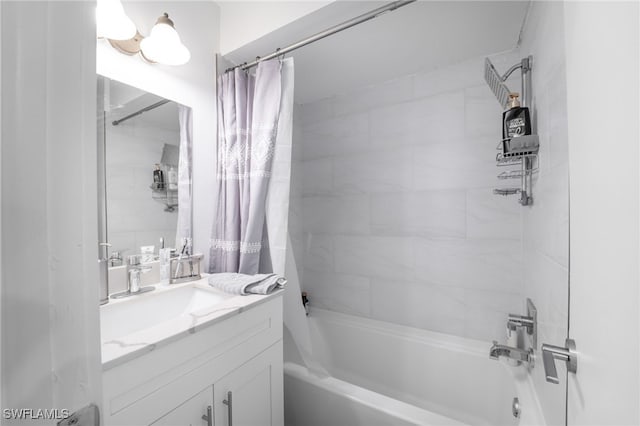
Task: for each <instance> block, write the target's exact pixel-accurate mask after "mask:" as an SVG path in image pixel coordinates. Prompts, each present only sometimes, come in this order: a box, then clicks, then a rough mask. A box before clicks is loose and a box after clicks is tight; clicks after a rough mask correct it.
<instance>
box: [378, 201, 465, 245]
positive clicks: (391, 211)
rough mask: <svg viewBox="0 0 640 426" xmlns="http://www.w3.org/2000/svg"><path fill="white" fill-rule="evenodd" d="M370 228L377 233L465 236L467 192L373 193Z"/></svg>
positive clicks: (442, 236) (448, 236)
mask: <svg viewBox="0 0 640 426" xmlns="http://www.w3.org/2000/svg"><path fill="white" fill-rule="evenodd" d="M371 231H372V232H373V233H375V234H378V235H405V236H414V235H418V236H425V237H431V238H465V236H466V233H467V218H466V194H465V191H464V190H451V191H449V190H447V191H422V192H405V193H388V194H376V195H372V196H371Z"/></svg>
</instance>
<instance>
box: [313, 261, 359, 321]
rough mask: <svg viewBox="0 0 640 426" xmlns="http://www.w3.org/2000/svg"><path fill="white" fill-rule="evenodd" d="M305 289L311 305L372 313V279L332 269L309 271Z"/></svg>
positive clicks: (334, 309)
mask: <svg viewBox="0 0 640 426" xmlns="http://www.w3.org/2000/svg"><path fill="white" fill-rule="evenodd" d="M304 281H305V282H304V284H305V287H304V289H305V290H306V291H307V292H308V293H309V300H310V303H311V306H312V308H311V309H313V307H318V308H322V309H329V310H333V311H338V312H344V313H348V314H353V315H360V316H365V317H368V316H369V315H370V313H371V295H370V280H369V278H366V277H361V276H357V275H346V274H337V273H334V272H330V271H325V272H308V273H307V274H306V275H305V280H304Z"/></svg>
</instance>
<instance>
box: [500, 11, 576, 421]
mask: <svg viewBox="0 0 640 426" xmlns="http://www.w3.org/2000/svg"><path fill="white" fill-rule="evenodd" d="M563 12H564V11H563V4H562V2H532V3H531V8H530V10H529V14H528V17H527V21H526V24H525V27H524V31H523V33H522V41H521V46H520V49H519V51H518V54H519V57H525V56H528V55H533V70H532V88H533V99H532V105H531V107H530V109H531V113H532V116H533V120H534V122H535V125H536V127H535V130H536V132H537V133H538V134H539V135H540V152H539V157H538V160H539V162H538V168H539V172H538V173H537V174H536V175H535V176H534V183H533V197H534V204H533V205H532V206H529V207H526V208H523V209H522V212H523V217H522V219H523V220H522V232H523V233H522V243H523V263H522V273H523V276H522V279H523V285H524V295H525V297H529V298H531V300H532V301H533V303H534V304H535V305H536V308H537V310H538V347H537V348H536V351H537V352H536V355H537V357H538V360H540V362H538V363H537V365H536V367H535V368H534V369H533V371H532V375H533V380H534V384H535V387H536V390H537V394H538V397H539V399H540V403H541V405H542V409H543V412H544V416H545V420H546V422H547V423H548V424H549V425H563V424H565V417H566V416H565V400H566V397H565V394H566V381H565V380H561V381H560V384H559V385H554V384H552V383H548V382H547V381H546V380H545V374H544V367H543V365H542V354H541V352H540V351H539V348H540V345H541V344H542V343H549V344H552V345H558V346H562V345H564V340H565V339H566V337H567V327H568V315H569V313H568V307H569V301H568V298H569V153H568V142H567V80H566V67H565V55H566V52H565V49H564V44H563V43H561V42H559V40H563V39H564V20H563V16H564V13H563ZM514 63H515V61H514ZM517 74H519V73H517ZM510 85H511V86H512V87H511V88H512V90H516V88H517V90H520V88H519V87H518V85H519V79H512V83H510ZM560 371H561V370H560Z"/></svg>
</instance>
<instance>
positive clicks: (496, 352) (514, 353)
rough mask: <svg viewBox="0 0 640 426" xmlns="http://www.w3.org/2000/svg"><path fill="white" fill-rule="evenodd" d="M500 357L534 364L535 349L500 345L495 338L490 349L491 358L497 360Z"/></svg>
mask: <svg viewBox="0 0 640 426" xmlns="http://www.w3.org/2000/svg"><path fill="white" fill-rule="evenodd" d="M500 357H505V358H509V359H514V360H516V361H522V362H526V363H527V364H533V349H531V348H529V349H528V350H526V349H519V348H512V347H511V346H506V345H500V344H499V343H498V342H497V341H496V340H494V341H493V346H491V349H490V350H489V358H491V359H495V360H497V359H499V358H500Z"/></svg>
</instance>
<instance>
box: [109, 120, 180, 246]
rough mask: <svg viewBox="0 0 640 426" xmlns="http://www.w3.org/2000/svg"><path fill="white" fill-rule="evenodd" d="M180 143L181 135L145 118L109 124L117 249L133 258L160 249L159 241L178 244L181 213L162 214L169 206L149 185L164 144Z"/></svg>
mask: <svg viewBox="0 0 640 426" xmlns="http://www.w3.org/2000/svg"><path fill="white" fill-rule="evenodd" d="M176 124H177V117H176ZM179 140H180V133H179V131H174V130H169V129H159V128H156V127H154V126H151V125H147V124H146V123H144V122H143V118H138V119H133V120H129V121H127V122H124V123H121V124H120V125H118V126H109V129H108V134H107V155H106V166H107V167H106V168H107V179H106V181H107V197H108V200H107V203H108V206H107V208H108V211H109V214H108V226H109V242H110V243H111V244H112V251H120V252H123V251H124V254H123V255H124V256H128V255H132V254H136V253H139V252H140V247H141V246H145V245H153V246H155V247H156V251H157V249H158V244H159V239H160V237H164V239H165V242H166V244H167V247H172V246H174V244H175V243H174V240H175V235H176V221H177V211H174V212H165V211H163V210H164V206H163V205H162V204H161V203H159V202H157V201H155V200H153V199H152V197H151V195H152V194H151V189H150V185H151V183H152V182H153V179H152V173H153V170H154V164H156V163H159V162H160V159H161V157H162V148H163V146H164V144H165V143H167V144H172V145H177V144H178V141H179ZM165 179H166V176H165Z"/></svg>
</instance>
